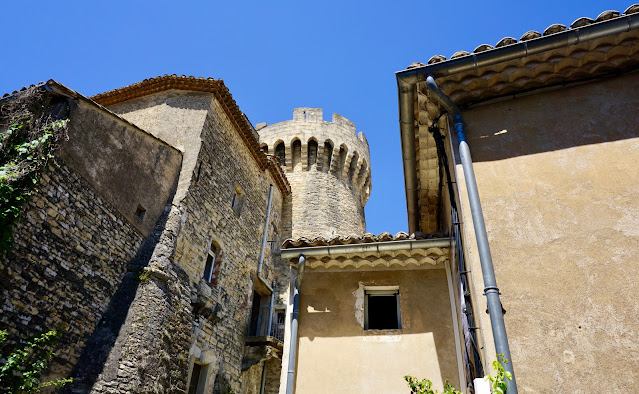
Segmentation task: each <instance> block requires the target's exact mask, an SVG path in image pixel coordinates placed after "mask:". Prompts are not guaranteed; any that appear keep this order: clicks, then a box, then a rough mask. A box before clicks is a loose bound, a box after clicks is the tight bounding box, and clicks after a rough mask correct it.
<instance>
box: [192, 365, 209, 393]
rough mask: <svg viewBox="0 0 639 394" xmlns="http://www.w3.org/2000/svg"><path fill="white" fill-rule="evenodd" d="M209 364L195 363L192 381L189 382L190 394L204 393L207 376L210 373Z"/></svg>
mask: <svg viewBox="0 0 639 394" xmlns="http://www.w3.org/2000/svg"><path fill="white" fill-rule="evenodd" d="M208 367H209V364H199V363H197V362H195V363H193V370H192V371H191V379H190V380H189V391H188V394H200V393H204V391H205V389H206V375H207V373H208V371H209V368H208Z"/></svg>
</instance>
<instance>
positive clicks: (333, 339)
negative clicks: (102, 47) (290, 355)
mask: <svg viewBox="0 0 639 394" xmlns="http://www.w3.org/2000/svg"><path fill="white" fill-rule="evenodd" d="M395 285H398V286H399V292H400V310H401V319H402V329H401V330H390V331H379V330H370V331H365V330H364V327H363V324H364V321H363V320H364V311H363V307H364V306H363V305H364V304H363V302H364V298H363V297H364V286H395ZM404 375H414V376H417V377H419V378H428V379H430V380H432V381H433V383H434V386H435V387H437V388H439V389H440V390H441V389H442V387H443V382H444V381H445V380H449V381H451V382H452V383H453V384H454V385H456V386H458V382H459V378H458V373H457V355H456V351H455V343H454V335H453V323H452V318H451V310H450V299H449V293H448V285H447V282H446V273H445V271H444V270H443V269H425V270H403V271H372V272H313V271H309V272H306V274H305V276H304V282H303V286H302V291H301V299H300V317H299V350H298V362H297V380H296V392H298V393H399V392H408V391H410V389H409V388H408V386H407V384H406V382H405V381H404V378H403V377H404Z"/></svg>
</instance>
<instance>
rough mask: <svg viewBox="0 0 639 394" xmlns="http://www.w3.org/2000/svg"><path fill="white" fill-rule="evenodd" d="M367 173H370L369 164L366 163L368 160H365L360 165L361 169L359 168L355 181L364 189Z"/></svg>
mask: <svg viewBox="0 0 639 394" xmlns="http://www.w3.org/2000/svg"><path fill="white" fill-rule="evenodd" d="M367 173H368V163H367V162H366V159H365V158H364V159H362V163H361V164H360V168H359V171H358V172H357V177H356V179H355V184H356V185H357V186H358V187H362V185H363V184H364V182H365V181H366V175H367Z"/></svg>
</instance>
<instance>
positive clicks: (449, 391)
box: [404, 375, 461, 394]
mask: <svg viewBox="0 0 639 394" xmlns="http://www.w3.org/2000/svg"><path fill="white" fill-rule="evenodd" d="M404 379H405V380H406V382H408V386H409V387H410V392H411V393H414V394H439V391H437V390H433V388H432V387H433V382H431V381H430V380H428V379H422V380H417V378H416V377H414V376H409V375H406V376H404ZM441 394H461V392H459V391H457V389H455V387H453V385H452V384H450V383H449V382H448V381H446V383H444V391H442V393H441Z"/></svg>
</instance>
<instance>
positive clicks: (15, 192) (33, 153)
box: [0, 87, 68, 256]
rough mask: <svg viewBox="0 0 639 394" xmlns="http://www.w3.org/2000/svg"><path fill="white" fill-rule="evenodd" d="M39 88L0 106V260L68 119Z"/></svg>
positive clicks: (49, 96) (11, 239)
mask: <svg viewBox="0 0 639 394" xmlns="http://www.w3.org/2000/svg"><path fill="white" fill-rule="evenodd" d="M54 99H55V98H54V97H52V96H51V95H46V94H45V93H44V92H43V90H42V88H40V87H31V88H29V89H27V90H25V91H23V92H20V93H19V94H18V95H17V96H16V97H14V98H11V99H9V100H6V101H5V102H3V103H2V105H0V256H2V255H4V252H5V251H7V250H9V249H10V248H11V246H12V245H13V229H14V227H15V226H16V224H17V221H18V218H19V216H20V212H21V211H22V207H23V205H24V204H25V203H26V202H27V201H28V200H29V198H30V197H31V196H32V195H33V193H34V192H36V191H37V188H36V185H37V183H38V180H39V179H40V175H41V174H42V172H43V170H44V169H45V168H46V167H47V164H48V161H49V159H51V158H52V157H53V151H54V149H55V148H56V147H57V141H58V140H59V139H60V137H61V136H66V128H67V125H68V119H59V116H56V114H55V112H56V111H58V112H59V109H60V107H61V105H66V103H60V102H59V101H58V102H55V101H54Z"/></svg>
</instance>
